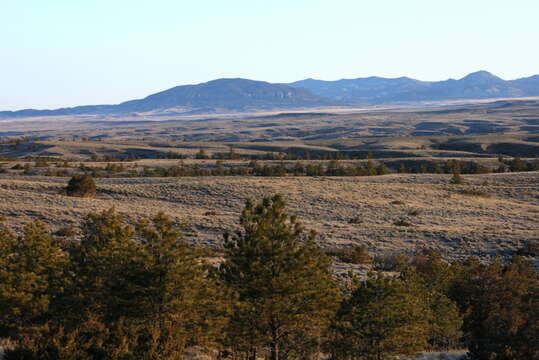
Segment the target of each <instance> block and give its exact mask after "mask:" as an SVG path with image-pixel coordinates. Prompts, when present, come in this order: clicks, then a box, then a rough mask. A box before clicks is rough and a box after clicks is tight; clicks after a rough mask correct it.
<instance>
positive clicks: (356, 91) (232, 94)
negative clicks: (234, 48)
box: [0, 70, 539, 118]
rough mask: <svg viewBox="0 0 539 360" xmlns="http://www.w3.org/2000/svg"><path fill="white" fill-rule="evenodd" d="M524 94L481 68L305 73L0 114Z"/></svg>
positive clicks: (520, 83)
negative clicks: (431, 77) (417, 75)
mask: <svg viewBox="0 0 539 360" xmlns="http://www.w3.org/2000/svg"><path fill="white" fill-rule="evenodd" d="M527 96H539V75H533V76H530V77H524V78H519V79H515V80H504V79H501V78H499V77H497V76H495V75H493V74H491V73H489V72H487V71H484V70H481V71H477V72H473V73H470V74H468V75H466V76H465V77H463V78H461V79H448V80H442V81H421V80H416V79H412V78H409V77H406V76H402V77H398V78H384V77H377V76H370V77H364V78H355V79H340V80H334V81H326V80H317V79H313V78H308V79H305V80H299V81H296V82H292V83H288V84H287V83H269V82H265V81H256V80H249V79H242V78H222V79H216V80H212V81H208V82H205V83H200V84H195V85H180V86H175V87H173V88H170V89H167V90H164V91H161V92H157V93H154V94H151V95H148V96H146V97H144V98H141V99H135V100H129V101H125V102H122V103H119V104H115V105H84V106H76V107H67V108H59V109H52V110H36V109H24V110H18V111H0V118H16V117H36V116H64V115H115V114H129V113H152V112H153V113H155V112H162V111H167V112H169V113H178V114H189V113H219V112H224V111H232V112H245V111H262V110H276V109H279V110H280V109H290V108H312V107H323V106H354V105H365V104H385V103H387V104H399V103H414V102H422V101H444V100H464V99H491V98H514V97H527Z"/></svg>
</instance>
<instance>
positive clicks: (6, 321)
mask: <svg viewBox="0 0 539 360" xmlns="http://www.w3.org/2000/svg"><path fill="white" fill-rule="evenodd" d="M67 264H68V258H67V256H66V254H65V252H63V251H62V249H61V248H60V246H59V244H58V243H57V242H56V241H55V240H54V238H53V237H52V236H51V235H50V233H49V231H48V230H47V228H46V227H45V225H44V224H43V223H41V222H31V223H28V224H26V226H25V227H24V230H23V233H22V235H21V236H20V237H16V236H14V235H13V234H12V233H11V232H10V231H8V230H7V229H6V228H5V227H4V226H3V225H0V337H1V338H9V340H10V342H11V344H12V346H13V349H10V350H9V351H7V352H6V356H11V357H20V356H22V355H23V354H26V355H25V356H27V357H30V358H35V359H63V358H65V357H62V356H60V355H61V354H59V352H58V351H57V350H56V349H55V346H54V345H55V343H56V342H58V341H59V335H61V334H59V331H60V329H61V326H59V322H61V317H62V314H61V313H59V311H57V310H58V308H59V303H60V302H61V301H62V295H63V293H64V289H65V288H66V287H67V286H68V284H69V277H68V276H67ZM55 350H56V351H55Z"/></svg>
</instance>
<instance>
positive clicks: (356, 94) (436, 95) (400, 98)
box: [290, 70, 539, 104]
mask: <svg viewBox="0 0 539 360" xmlns="http://www.w3.org/2000/svg"><path fill="white" fill-rule="evenodd" d="M290 85H291V86H295V87H302V88H305V89H307V90H310V91H311V92H313V93H314V94H317V95H319V96H322V97H326V98H329V99H333V100H337V101H344V102H352V103H373V104H379V103H399V102H420V101H442V100H464V99H491V98H500V97H509V98H510V97H525V96H539V76H538V75H534V76H530V77H525V78H520V79H515V80H504V79H501V78H500V77H498V76H495V75H493V74H491V73H490V72H488V71H484V70H480V71H476V72H473V73H470V74H468V75H466V76H464V77H463V78H461V79H447V80H442V81H421V80H416V79H411V78H409V77H398V78H383V77H372V76H371V77H365V78H355V79H341V80H334V81H325V80H315V79H312V78H310V79H305V80H300V81H296V82H293V83H290Z"/></svg>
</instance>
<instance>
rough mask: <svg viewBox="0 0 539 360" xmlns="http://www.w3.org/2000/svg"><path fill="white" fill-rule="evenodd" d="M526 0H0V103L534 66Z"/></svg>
mask: <svg viewBox="0 0 539 360" xmlns="http://www.w3.org/2000/svg"><path fill="white" fill-rule="evenodd" d="M538 15H539V1H538V0H529V1H528V0H512V1H508V0H503V1H500V0H488V1H487V0H485V1H484V0H466V1H464V0H447V1H445V0H444V1H439V0H407V1H406V0H393V1H391V0H282V1H281V0H274V1H262V0H196V1H194V0H151V1H150V0H0V46H1V47H0V110H8V109H21V108H30V107H31V108H56V107H61V106H73V105H82V104H102V103H117V102H121V101H124V100H128V99H134V98H140V97H144V96H146V95H148V94H151V93H154V92H157V91H161V90H164V89H167V88H170V87H173V86H176V85H182V84H191V83H199V82H204V81H208V80H212V79H215V78H221V77H244V78H250V79H256V80H266V81H271V82H290V81H295V80H300V79H303V78H307V77H313V78H318V79H325V80H335V79H340V78H355V77H365V76H372V75H376V76H386V77H399V76H410V77H414V78H418V79H421V80H444V79H447V78H460V77H462V76H464V75H466V74H467V73H469V72H473V71H476V70H481V69H483V70H488V71H491V72H492V73H494V74H496V75H498V76H501V77H503V78H505V79H513V78H518V77H524V76H530V75H533V74H537V73H539V46H537V43H538V35H539V24H538V22H537V21H538V20H537V19H538Z"/></svg>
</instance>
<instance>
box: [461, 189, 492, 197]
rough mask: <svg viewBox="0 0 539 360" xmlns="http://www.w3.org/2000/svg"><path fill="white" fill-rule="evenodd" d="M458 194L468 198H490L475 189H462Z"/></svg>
mask: <svg viewBox="0 0 539 360" xmlns="http://www.w3.org/2000/svg"><path fill="white" fill-rule="evenodd" d="M459 194H462V195H468V196H481V197H490V195H489V194H488V193H486V192H484V191H482V190H476V189H464V190H460V191H459Z"/></svg>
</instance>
